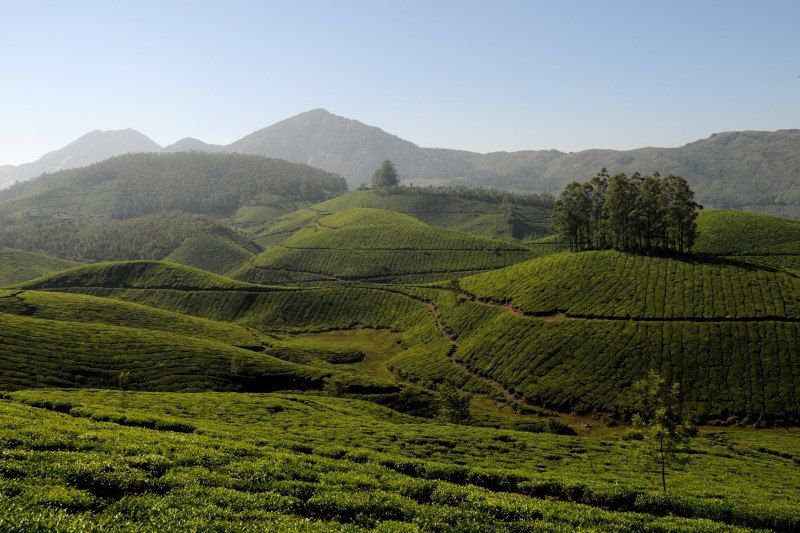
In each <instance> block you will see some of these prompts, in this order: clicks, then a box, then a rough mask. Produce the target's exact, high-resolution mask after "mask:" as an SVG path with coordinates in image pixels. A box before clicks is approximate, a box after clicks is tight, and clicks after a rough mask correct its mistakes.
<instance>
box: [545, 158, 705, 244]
mask: <svg viewBox="0 0 800 533" xmlns="http://www.w3.org/2000/svg"><path fill="white" fill-rule="evenodd" d="M698 209H702V206H701V205H700V204H698V203H696V202H695V201H694V192H692V190H691V189H690V188H689V185H688V184H687V183H686V180H684V179H683V178H682V177H680V176H675V175H672V174H670V175H668V176H666V177H664V178H662V177H661V176H660V175H659V174H658V173H657V172H656V173H654V174H652V175H648V176H642V175H641V174H639V173H638V172H637V173H634V174H633V175H631V176H627V175H626V174H616V175H614V176H609V174H608V172H607V171H606V169H605V168H604V169H602V170H601V171H600V172H599V173H598V174H597V175H596V176H595V177H593V178H592V179H591V180H590V181H588V182H585V183H578V182H573V183H570V184H569V185H567V186H566V188H565V189H564V191H563V192H562V193H561V195H560V196H559V197H558V199H557V200H556V203H555V210H554V212H553V223H554V225H555V228H556V230H557V231H558V232H559V233H561V235H562V236H563V237H564V239H565V240H566V241H567V242H568V243H569V245H570V248H571V249H572V250H573V251H580V250H602V249H610V248H613V249H616V250H620V251H625V252H656V251H660V252H680V253H683V252H689V251H691V248H692V246H693V245H694V242H695V239H696V237H697V223H696V219H697V210H698Z"/></svg>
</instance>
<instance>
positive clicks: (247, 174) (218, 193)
mask: <svg viewBox="0 0 800 533" xmlns="http://www.w3.org/2000/svg"><path fill="white" fill-rule="evenodd" d="M87 187H94V188H97V187H104V188H105V187H107V188H108V191H107V204H108V205H106V206H105V212H104V213H103V214H104V215H105V216H107V217H108V218H130V217H134V216H140V215H146V214H150V213H157V212H162V211H174V210H180V211H189V212H196V213H208V214H230V213H232V212H233V211H235V210H236V209H237V208H239V207H241V206H242V205H244V202H245V200H246V199H249V198H253V197H255V196H257V195H260V194H276V195H280V196H282V197H284V198H287V199H294V200H310V201H321V200H325V199H327V198H331V197H333V196H336V195H339V194H342V193H344V192H346V191H347V184H346V183H345V181H344V179H343V178H342V177H340V176H337V175H336V174H332V173H330V172H325V171H323V170H319V169H316V168H313V167H309V166H307V165H301V164H297V163H289V162H287V161H283V160H280V159H269V158H264V157H260V156H253V155H243V154H210V153H200V152H190V153H175V154H129V155H123V156H118V157H113V158H111V159H108V160H106V161H103V162H101V163H97V164H94V165H91V166H88V167H84V168H77V169H72V170H65V171H62V172H57V173H54V174H45V175H43V176H41V177H40V178H38V179H36V180H33V181H30V182H23V183H18V184H16V185H14V186H12V187H10V188H9V189H7V190H5V191H0V200H9V199H17V200H20V201H21V200H25V199H26V198H25V197H27V196H28V195H32V194H36V193H39V195H40V196H41V193H45V192H48V193H50V195H56V194H58V192H59V191H65V192H66V191H69V192H77V191H79V190H81V189H84V188H87ZM0 215H1V212H0Z"/></svg>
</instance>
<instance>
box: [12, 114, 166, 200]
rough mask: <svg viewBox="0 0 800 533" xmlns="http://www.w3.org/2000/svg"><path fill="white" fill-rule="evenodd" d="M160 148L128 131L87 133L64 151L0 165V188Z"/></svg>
mask: <svg viewBox="0 0 800 533" xmlns="http://www.w3.org/2000/svg"><path fill="white" fill-rule="evenodd" d="M158 151H161V146H160V145H158V144H157V143H156V142H154V141H153V140H152V139H150V138H149V137H147V136H146V135H144V134H142V133H139V132H138V131H136V130H132V129H130V128H128V129H124V130H109V131H101V130H95V131H90V132H89V133H87V134H86V135H83V136H81V137H79V138H78V139H76V140H75V141H73V142H71V143H69V144H68V145H66V146H65V147H63V148H60V149H58V150H54V151H52V152H49V153H47V154H45V155H44V156H42V157H41V158H40V159H38V160H36V161H34V162H32V163H25V164H22V165H3V166H0V188H2V187H4V186H6V185H9V184H11V183H12V182H14V181H24V180H28V179H31V178H35V177H37V176H40V175H42V174H43V173H45V172H58V171H59V170H67V169H70V168H76V167H84V166H87V165H91V164H92V163H97V162H99V161H103V160H105V159H108V158H109V157H114V156H115V155H122V154H126V153H130V152H158Z"/></svg>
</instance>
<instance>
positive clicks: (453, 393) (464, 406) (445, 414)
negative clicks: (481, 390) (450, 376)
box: [439, 381, 472, 424]
mask: <svg viewBox="0 0 800 533" xmlns="http://www.w3.org/2000/svg"><path fill="white" fill-rule="evenodd" d="M439 398H440V400H441V416H442V418H444V419H445V420H447V421H448V422H453V423H455V424H463V423H465V422H469V420H470V412H469V404H470V401H471V400H472V396H471V395H470V394H468V393H466V392H464V391H462V390H461V389H459V388H458V387H456V386H455V385H454V384H453V383H451V382H450V381H447V382H445V383H443V384H442V385H440V386H439Z"/></svg>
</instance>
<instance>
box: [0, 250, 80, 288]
mask: <svg viewBox="0 0 800 533" xmlns="http://www.w3.org/2000/svg"><path fill="white" fill-rule="evenodd" d="M74 265H75V263H73V262H72V261H64V260H63V259H57V258H55V257H50V256H47V255H43V254H37V253H34V252H28V251H25V250H16V249H13V248H0V287H10V286H12V285H16V284H17V283H21V282H23V281H28V280H30V279H34V278H37V277H39V276H44V275H47V274H52V273H54V272H57V271H59V270H64V269H65V268H69V267H71V266H74Z"/></svg>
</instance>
